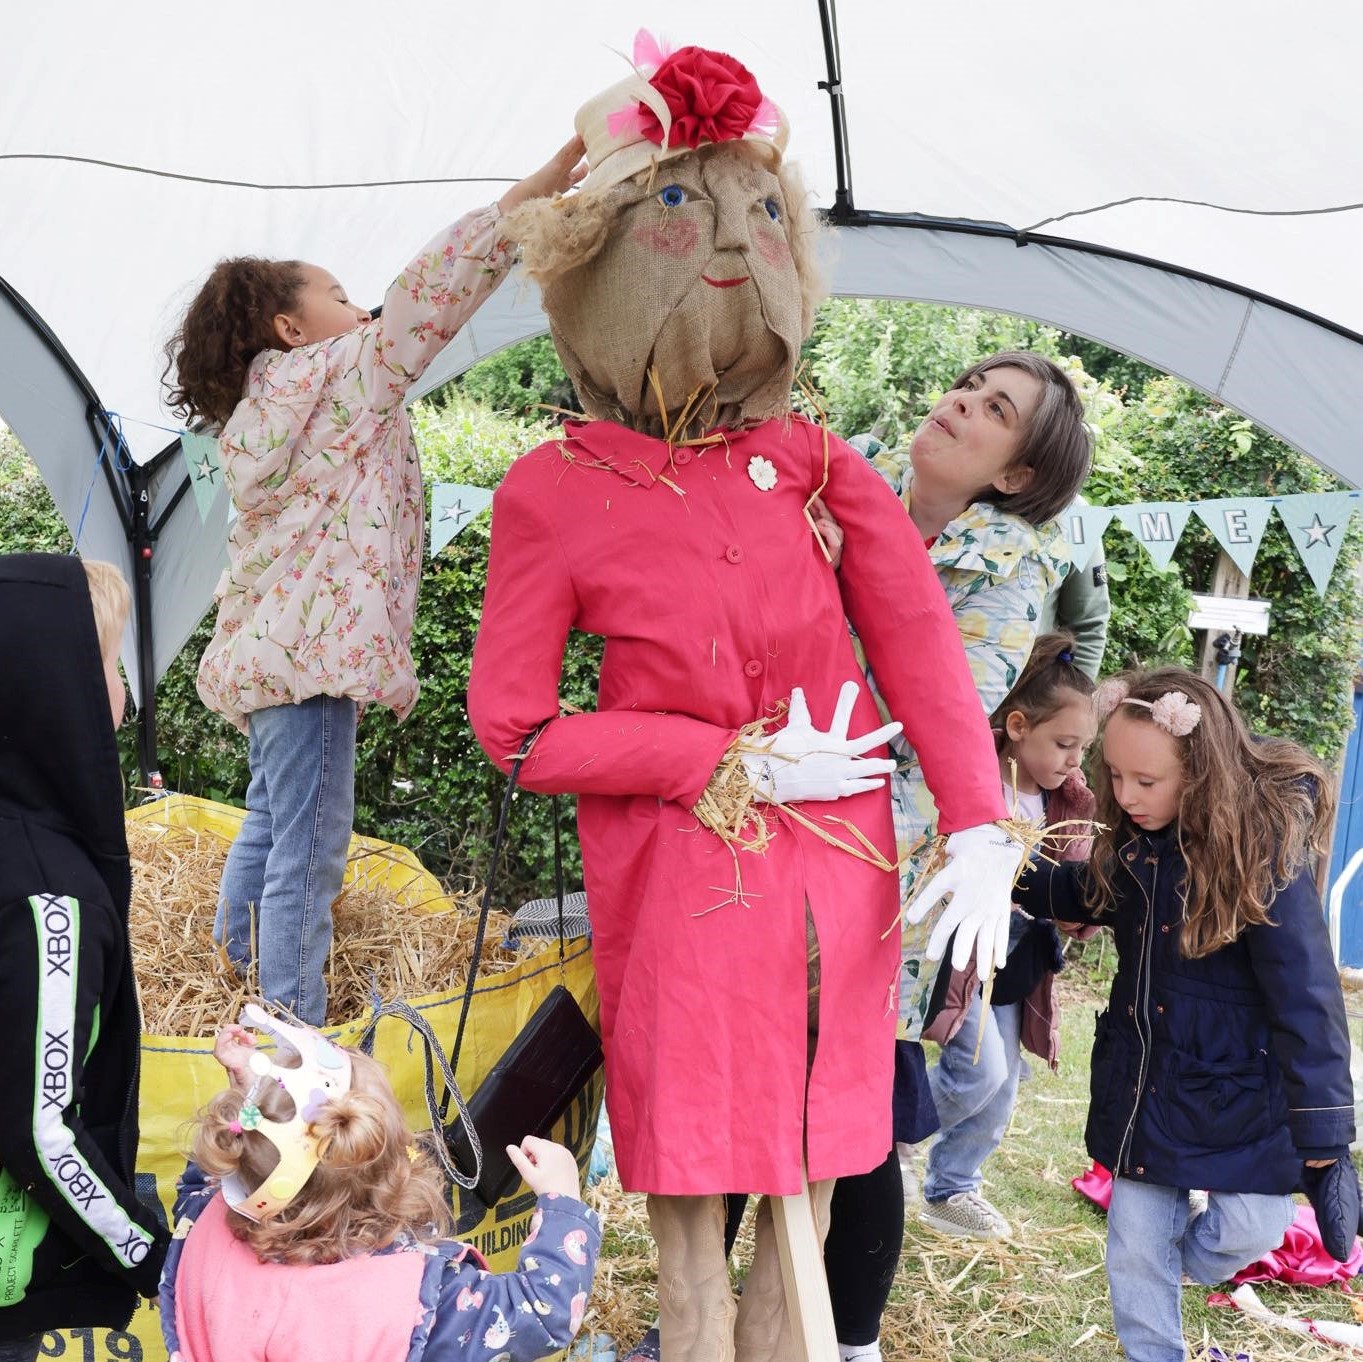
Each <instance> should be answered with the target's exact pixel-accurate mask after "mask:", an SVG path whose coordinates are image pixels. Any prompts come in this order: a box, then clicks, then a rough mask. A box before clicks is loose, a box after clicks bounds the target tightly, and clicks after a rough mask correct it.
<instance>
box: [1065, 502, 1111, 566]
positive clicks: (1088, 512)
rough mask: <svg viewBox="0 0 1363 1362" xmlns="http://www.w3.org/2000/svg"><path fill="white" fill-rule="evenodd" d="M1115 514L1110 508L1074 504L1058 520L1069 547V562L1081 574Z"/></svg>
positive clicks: (1099, 544) (1096, 549)
mask: <svg viewBox="0 0 1363 1362" xmlns="http://www.w3.org/2000/svg"><path fill="white" fill-rule="evenodd" d="M1114 514H1115V512H1114V510H1113V508H1112V507H1111V506H1084V505H1081V504H1079V503H1078V502H1076V503H1075V504H1074V505H1073V506H1071V507H1070V508H1069V510H1068V511H1066V512H1065V513H1064V514H1063V515H1062V516H1061V519H1060V523H1061V524H1062V525H1063V526H1064V527H1065V539H1066V541H1067V542H1068V543H1069V546H1070V561H1071V562H1072V563H1073V564H1074V566H1075V570H1076V571H1078V572H1083V570H1084V569H1085V568H1086V567H1088V565H1089V562H1090V561H1091V559H1092V558H1093V555H1094V554H1095V553H1096V552H1097V551H1098V549H1099V547H1100V546H1101V544H1102V542H1103V531H1104V530H1105V529H1107V527H1108V526H1109V525H1110V524H1111V523H1112V517H1113V515H1114Z"/></svg>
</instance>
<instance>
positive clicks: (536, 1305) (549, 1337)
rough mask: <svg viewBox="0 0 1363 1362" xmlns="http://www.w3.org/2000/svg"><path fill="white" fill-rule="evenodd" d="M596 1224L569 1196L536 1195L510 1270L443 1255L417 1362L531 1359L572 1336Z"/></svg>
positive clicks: (585, 1291) (583, 1300)
mask: <svg viewBox="0 0 1363 1362" xmlns="http://www.w3.org/2000/svg"><path fill="white" fill-rule="evenodd" d="M600 1247H601V1222H600V1221H599V1220H598V1219H597V1216H596V1213H595V1212H594V1211H592V1210H589V1209H588V1208H587V1207H586V1206H584V1205H583V1204H582V1202H580V1201H578V1200H576V1199H575V1198H573V1197H552V1196H542V1197H540V1199H539V1205H538V1207H537V1208H536V1210H535V1215H534V1218H533V1220H532V1221H531V1227H530V1237H529V1238H528V1239H527V1240H526V1242H525V1245H524V1246H523V1247H522V1249H521V1254H520V1260H519V1262H518V1263H517V1266H516V1270H515V1271H514V1272H500V1273H493V1272H485V1271H483V1270H482V1269H480V1268H478V1267H476V1266H475V1265H474V1264H473V1262H472V1261H471V1259H465V1260H464V1261H456V1260H455V1259H450V1260H449V1261H447V1262H446V1264H445V1267H444V1273H443V1278H442V1282H441V1287H440V1298H439V1301H438V1303H437V1304H436V1307H435V1317H434V1319H433V1320H432V1321H431V1325H430V1332H429V1335H428V1336H427V1340H426V1347H425V1354H424V1356H425V1362H465V1359H471V1360H472V1362H490V1360H491V1359H492V1358H494V1357H502V1358H505V1359H507V1362H534V1359H536V1358H542V1357H548V1356H550V1355H551V1354H553V1353H556V1352H558V1351H560V1350H561V1349H563V1348H565V1347H567V1346H568V1344H569V1343H571V1342H572V1340H573V1338H574V1336H575V1335H576V1334H577V1331H578V1329H579V1328H580V1327H581V1325H582V1316H583V1314H584V1313H585V1311H586V1308H587V1298H588V1296H589V1295H590V1294H591V1288H592V1277H593V1274H594V1273H595V1271H596V1257H597V1253H598V1252H599V1250H600Z"/></svg>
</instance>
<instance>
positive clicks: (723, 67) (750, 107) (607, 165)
mask: <svg viewBox="0 0 1363 1362" xmlns="http://www.w3.org/2000/svg"><path fill="white" fill-rule="evenodd" d="M633 65H634V68H635V69H634V74H633V75H631V76H628V77H627V78H626V79H624V80H622V81H620V82H619V83H618V84H615V85H612V86H611V87H610V89H608V90H604V91H602V93H601V94H599V95H597V96H596V97H595V98H593V99H590V100H588V101H587V103H585V104H584V105H583V106H582V107H581V108H580V109H579V110H578V111H577V117H576V118H575V119H574V120H573V122H574V124H575V126H576V127H577V130H578V132H579V133H580V134H581V135H582V140H583V141H584V142H585V143H586V144H587V164H588V165H589V166H590V167H591V169H590V171H589V172H588V174H587V178H586V179H585V180H584V181H583V183H582V188H583V189H584V190H586V189H609V188H610V187H611V186H612V185H616V184H619V183H620V182H621V181H622V180H627V179H629V178H630V176H631V175H637V174H638V173H639V172H640V171H641V170H647V169H648V168H649V166H650V165H661V164H662V163H663V162H664V161H670V160H672V159H673V158H674V157H677V156H685V155H686V154H687V153H688V152H691V151H694V150H695V149H696V148H697V147H701V146H712V145H714V144H716V143H719V142H735V141H742V142H748V143H750V144H752V145H754V146H756V147H759V148H763V149H765V150H766V151H767V153H768V154H769V157H770V160H771V163H772V165H773V166H775V165H776V164H777V163H779V161H780V159H781V154H782V152H784V151H785V147H786V141H787V139H788V138H789V136H790V127H789V125H788V124H787V122H786V118H785V115H784V114H783V113H782V112H781V110H780V109H778V108H777V107H776V105H775V104H774V103H772V101H771V100H769V99H768V98H766V96H765V95H763V93H762V91H761V89H760V88H759V87H758V84H757V80H756V78H755V77H754V76H753V74H752V72H750V71H749V70H748V68H747V67H746V66H744V65H743V64H742V62H740V61H738V60H737V59H736V58H734V57H731V56H729V55H728V53H726V52H713V51H711V50H710V49H709V48H704V47H683V48H679V49H678V50H677V51H675V52H671V51H669V50H667V49H666V48H664V47H661V46H660V45H659V44H658V42H657V41H656V39H654V37H653V36H652V34H650V33H648V32H647V30H645V29H640V30H639V32H638V33H637V34H636V35H635V39H634V62H633Z"/></svg>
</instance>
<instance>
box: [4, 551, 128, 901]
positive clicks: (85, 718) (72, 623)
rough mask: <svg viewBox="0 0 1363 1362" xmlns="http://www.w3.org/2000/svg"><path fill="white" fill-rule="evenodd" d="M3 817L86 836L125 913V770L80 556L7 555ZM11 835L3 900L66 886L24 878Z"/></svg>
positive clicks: (12, 828) (23, 861)
mask: <svg viewBox="0 0 1363 1362" xmlns="http://www.w3.org/2000/svg"><path fill="white" fill-rule="evenodd" d="M16 820H17V821H16ZM0 823H3V824H4V825H5V827H6V828H7V830H8V832H15V833H17V831H18V829H19V827H21V826H22V825H23V824H31V825H37V828H35V829H34V831H35V832H36V831H37V829H38V828H41V829H44V830H47V831H49V832H52V833H56V834H58V836H61V837H65V838H69V839H71V840H72V841H74V842H75V843H77V844H78V846H79V847H80V848H81V849H82V850H84V851H85V852H86V854H87V855H88V856H89V858H90V859H91V860H92V861H93V862H94V866H95V868H96V869H97V870H98V872H99V874H100V876H101V878H102V879H103V880H104V883H105V885H106V886H107V888H108V891H109V893H110V894H111V895H112V897H113V902H114V904H115V905H116V906H117V907H118V908H119V909H120V910H123V911H126V908H127V904H128V896H129V891H130V887H131V875H130V871H129V865H128V839H127V834H126V831H125V829H124V824H123V776H122V773H121V771H120V770H119V764H118V746H117V743H116V741H115V737H114V725H113V719H112V717H111V715H110V713H109V695H108V688H107V686H106V685H105V681H104V664H103V662H102V660H101V658H100V652H99V637H98V635H97V633H96V631H95V615H94V610H93V608H92V607H91V605H90V590H89V587H88V585H87V583H86V577H85V569H84V568H83V567H82V566H81V564H80V560H79V559H77V558H73V557H68V556H65V555H59V554H46V553H22V554H3V555H0ZM44 840H45V839H44ZM7 841H8V836H7V835H6V837H5V838H4V839H3V840H0V900H8V899H10V898H14V897H23V896H26V895H28V894H31V893H34V892H36V891H37V890H39V889H42V890H46V891H52V892H64V891H65V890H64V886H62V885H60V884H55V883H53V884H46V885H41V886H35V885H33V884H29V883H24V882H23V880H24V879H26V878H27V877H28V875H29V873H30V872H29V870H28V868H27V867H28V860H29V858H28V857H27V856H25V855H16V854H14V852H15V850H16V848H14V847H12V846H6V842H7ZM72 889H73V891H74V886H73V887H72Z"/></svg>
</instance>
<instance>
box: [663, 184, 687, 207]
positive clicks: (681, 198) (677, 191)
mask: <svg viewBox="0 0 1363 1362" xmlns="http://www.w3.org/2000/svg"><path fill="white" fill-rule="evenodd" d="M658 202H659V203H660V204H662V206H663V207H664V208H680V207H681V206H682V204H684V203H685V202H686V190H684V189H683V188H682V187H681V185H679V184H669V185H668V186H667V187H666V188H664V189H663V190H662V191H661V192H660V193H659V194H658Z"/></svg>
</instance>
